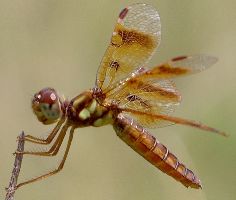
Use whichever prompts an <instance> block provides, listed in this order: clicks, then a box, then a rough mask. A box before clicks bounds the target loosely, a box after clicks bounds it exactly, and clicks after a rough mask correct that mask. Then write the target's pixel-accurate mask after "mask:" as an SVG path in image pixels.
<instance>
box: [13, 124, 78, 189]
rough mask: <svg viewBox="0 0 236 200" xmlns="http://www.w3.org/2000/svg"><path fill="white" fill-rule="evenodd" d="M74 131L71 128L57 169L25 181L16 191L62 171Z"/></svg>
mask: <svg viewBox="0 0 236 200" xmlns="http://www.w3.org/2000/svg"><path fill="white" fill-rule="evenodd" d="M74 129H75V127H72V128H71V130H70V135H69V139H68V142H67V146H66V150H65V153H64V156H63V158H62V161H61V163H60V164H59V166H58V168H57V169H55V170H53V171H50V172H49V173H47V174H44V175H41V176H39V177H36V178H33V179H30V180H28V181H25V182H22V183H20V184H18V185H17V186H16V189H18V188H19V187H21V186H23V185H26V184H29V183H33V182H35V181H38V180H41V179H44V178H47V177H49V176H52V175H54V174H56V173H58V172H59V171H61V170H62V168H63V166H64V164H65V161H66V158H67V155H68V152H69V149H70V146H71V142H72V139H73V133H74Z"/></svg>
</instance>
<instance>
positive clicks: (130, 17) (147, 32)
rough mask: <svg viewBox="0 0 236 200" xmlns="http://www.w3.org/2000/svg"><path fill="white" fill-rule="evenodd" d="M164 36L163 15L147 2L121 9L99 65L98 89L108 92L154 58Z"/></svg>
mask: <svg viewBox="0 0 236 200" xmlns="http://www.w3.org/2000/svg"><path fill="white" fill-rule="evenodd" d="M160 39H161V23H160V17H159V14H158V12H157V10H156V9H154V8H153V7H152V6H150V5H146V4H133V5H131V6H129V7H127V8H125V9H123V10H122V11H121V13H120V14H119V18H118V21H117V24H116V26H115V29H114V31H113V34H112V37H111V41H110V44H109V46H108V48H107V50H106V52H105V55H104V57H103V59H102V61H101V64H100V67H99V68H98V72H97V77H96V88H100V89H102V91H103V93H106V91H108V90H109V89H110V88H112V87H114V85H116V83H117V82H119V81H120V80H122V79H125V78H126V77H128V76H129V75H130V74H131V72H132V71H134V70H135V69H136V68H138V67H139V66H143V65H145V64H146V63H147V61H148V60H149V59H150V58H151V56H152V55H153V53H154V51H155V50H156V48H157V47H158V45H159V43H160Z"/></svg>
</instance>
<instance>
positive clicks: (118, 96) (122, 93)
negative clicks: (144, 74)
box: [105, 77, 181, 128]
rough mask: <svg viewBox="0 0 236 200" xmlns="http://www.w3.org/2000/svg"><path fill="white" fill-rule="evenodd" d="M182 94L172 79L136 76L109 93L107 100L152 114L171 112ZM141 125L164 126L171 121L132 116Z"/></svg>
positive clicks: (122, 107)
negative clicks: (143, 78)
mask: <svg viewBox="0 0 236 200" xmlns="http://www.w3.org/2000/svg"><path fill="white" fill-rule="evenodd" d="M180 100H181V96H180V94H179V92H178V91H177V89H176V87H175V85H174V84H173V82H172V81H170V80H151V81H146V82H143V81H140V80H138V79H136V78H135V77H133V78H131V79H129V80H127V81H126V82H125V84H123V85H122V84H121V85H120V86H119V87H117V88H115V89H114V90H112V91H111V92H109V93H108V94H107V99H106V100H105V101H106V102H109V101H110V102H109V104H110V103H111V102H113V103H115V104H117V105H118V107H119V108H121V109H125V108H128V109H133V110H142V111H143V112H146V113H152V114H169V113H171V112H173V111H174V110H175V107H176V106H178V105H179V103H180ZM130 115H132V113H130V114H129V116H130ZM132 117H134V118H135V119H136V121H138V122H139V123H140V124H141V125H143V126H145V127H149V128H154V127H163V126H166V125H169V124H170V123H169V122H167V123H166V122H165V123H160V122H161V121H162V120H156V119H153V120H152V119H151V118H149V119H147V118H146V117H145V116H143V117H142V116H141V115H140V116H138V117H137V115H134V116H132Z"/></svg>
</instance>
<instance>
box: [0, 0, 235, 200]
mask: <svg viewBox="0 0 236 200" xmlns="http://www.w3.org/2000/svg"><path fill="white" fill-rule="evenodd" d="M136 2H137V1H109V0H99V1H86V0H67V1H62V0H51V1H48V0H41V1H37V0H23V1H16V0H11V1H7V0H0V91H1V97H0V105H1V114H0V123H1V133H0V134H1V135H0V137H1V139H0V196H1V198H4V196H5V191H4V188H5V187H6V186H7V185H8V182H9V178H10V175H11V171H12V167H13V162H14V157H13V156H12V153H13V152H14V151H15V148H16V137H17V135H19V134H20V132H21V131H22V130H24V131H25V132H26V133H28V134H33V135H35V136H46V135H47V134H48V133H49V132H50V130H51V129H52V128H53V126H43V125H42V124H40V123H39V122H38V121H37V119H36V118H35V117H34V115H33V114H32V111H31V107H30V100H31V98H32V96H33V94H34V93H35V92H37V91H38V90H39V89H41V88H43V87H46V86H50V87H54V88H56V89H57V90H58V91H59V92H60V93H61V94H64V95H65V96H66V97H68V98H72V97H74V96H76V95H78V94H79V93H80V92H82V91H83V90H85V89H89V88H91V87H93V85H94V81H95V75H96V71H97V68H98V66H99V62H100V60H101V58H102V56H103V54H104V51H105V49H106V47H107V45H108V43H109V40H110V36H111V33H112V30H113V27H114V24H115V23H116V19H117V16H118V13H119V12H120V10H121V9H122V8H124V7H125V6H127V5H129V4H132V3H136ZM143 2H144V3H149V4H152V5H153V6H154V7H155V8H157V9H158V11H159V13H160V16H161V22H162V42H161V45H160V47H159V49H158V52H157V53H156V54H155V56H154V57H153V59H152V60H151V62H150V63H149V66H152V65H155V64H157V63H160V62H163V61H165V60H167V59H169V58H172V57H174V56H178V55H185V54H198V53H205V54H210V55H215V56H217V57H218V58H219V62H218V63H217V64H216V65H214V66H213V67H212V68H210V69H208V70H206V71H204V72H202V73H200V74H196V75H193V76H189V77H183V78H181V79H177V80H176V83H177V86H178V88H179V90H180V91H181V93H182V95H183V101H182V104H181V105H180V106H179V108H178V109H177V111H176V112H175V113H174V115H175V116H179V117H183V118H188V119H194V120H199V121H202V122H204V123H206V124H208V125H211V126H213V127H216V128H218V129H220V130H224V131H225V132H227V133H229V134H230V137H228V138H223V137H220V136H217V135H214V134H211V133H207V132H203V131H199V130H196V129H193V128H189V127H183V126H178V125H176V126H170V127H167V128H162V129H155V130H151V132H152V133H153V134H154V135H155V136H156V137H157V138H158V139H159V140H160V141H161V142H163V143H164V144H165V145H166V146H167V147H169V149H170V151H172V152H174V153H175V155H176V156H178V158H179V159H180V160H181V161H183V162H184V163H185V164H186V166H188V167H189V168H190V169H192V170H193V171H194V172H196V174H197V175H198V176H199V177H200V179H201V181H202V184H203V189H202V190H194V189H186V188H185V187H183V186H182V185H181V184H180V183H178V182H176V181H175V180H173V179H172V178H170V177H169V176H167V175H165V174H163V173H162V172H160V171H159V170H158V169H156V168H155V167H153V166H152V165H150V164H149V163H147V162H146V161H145V160H144V159H143V158H142V157H140V156H139V155H137V154H136V153H135V152H133V151H132V150H131V149H130V148H129V147H128V146H127V145H126V144H124V143H123V142H122V141H121V140H120V139H119V138H118V137H117V136H116V134H115V132H114V130H113V129H112V127H111V126H107V127H101V128H85V129H79V130H77V131H76V134H75V137H74V140H73V144H72V148H71V150H70V153H69V156H68V159H67V162H66V164H65V167H64V169H63V170H62V172H61V173H59V174H57V175H55V176H53V177H50V178H48V179H46V180H43V181H39V182H37V183H34V184H30V185H27V186H25V187H23V188H21V189H20V190H19V191H17V193H16V199H18V200H27V199H34V200H39V199H51V200H54V199H55V200H62V199H68V200H69V199H70V200H78V199H83V200H92V199H96V200H110V199H113V200H120V199H123V200H125V199H129V200H130V199H136V200H143V199H146V200H154V199H155V200H156V199H168V200H178V199H181V200H189V199H191V200H196V199H197V200H206V199H207V200H218V199H226V200H233V199H235V196H236V190H235V189H236V172H235V168H236V133H235V131H236V126H235V115H236V67H235V65H236V56H235V52H236V37H235V36H236V12H235V11H236V1H235V0H225V1H222V0H215V1H210V0H192V1H188V0H176V1H171V0H152V1H151V0H150V1H143ZM26 148H27V149H30V150H41V149H42V148H41V147H38V146H35V145H34V146H30V145H27V146H26ZM43 149H44V148H43ZM61 156H62V155H61V154H60V155H59V156H58V157H57V158H42V157H40V158H38V157H37V158H35V157H32V156H25V157H24V160H23V166H22V171H21V175H20V180H19V182H21V181H24V180H27V179H29V178H31V177H36V176H38V175H40V174H42V173H44V172H47V171H48V170H50V169H53V168H54V167H56V166H57V164H58V163H59V161H60V158H61Z"/></svg>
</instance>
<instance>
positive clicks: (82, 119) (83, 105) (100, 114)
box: [67, 91, 114, 127]
mask: <svg viewBox="0 0 236 200" xmlns="http://www.w3.org/2000/svg"><path fill="white" fill-rule="evenodd" d="M67 114H68V120H69V121H70V123H72V124H73V125H75V126H77V127H85V126H96V127H98V126H104V125H107V124H112V123H113V118H114V116H113V112H112V110H111V109H108V108H106V107H104V106H101V105H100V104H99V103H98V102H97V100H96V99H94V98H93V92H92V91H85V92H83V93H81V94H80V95H78V96H76V97H75V98H73V99H72V100H71V101H70V103H69V105H68V108H67Z"/></svg>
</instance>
